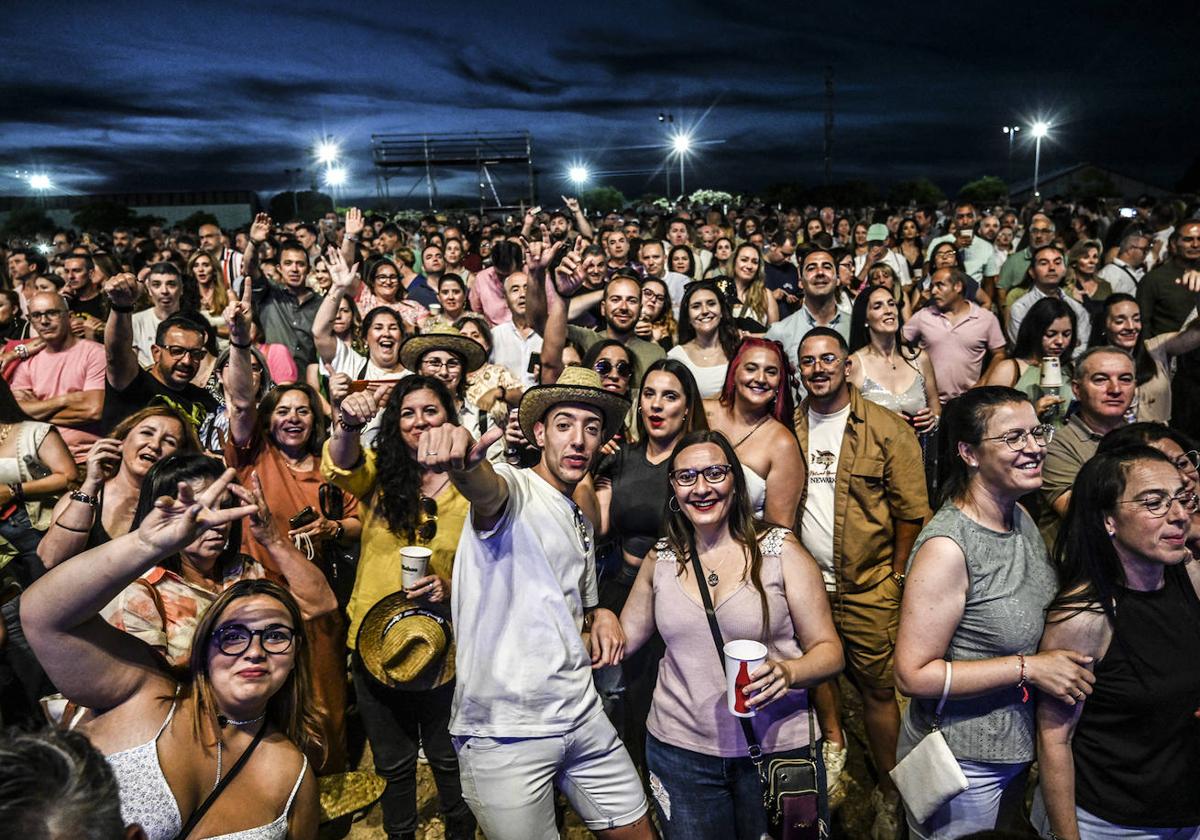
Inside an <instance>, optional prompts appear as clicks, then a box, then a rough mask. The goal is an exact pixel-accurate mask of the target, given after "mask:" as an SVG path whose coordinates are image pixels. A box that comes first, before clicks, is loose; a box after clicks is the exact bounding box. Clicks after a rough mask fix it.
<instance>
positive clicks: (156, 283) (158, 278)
mask: <svg viewBox="0 0 1200 840" xmlns="http://www.w3.org/2000/svg"><path fill="white" fill-rule="evenodd" d="M146 293H147V294H148V295H149V297H150V303H151V304H153V306H152V307H151V308H150V309H143V310H142V311H141V312H137V313H134V315H133V318H132V320H133V349H135V350H137V357H138V364H139V365H141V366H142V367H144V368H147V367H150V366H151V365H153V364H154V356H152V355H151V353H150V348H151V347H153V346H154V338H155V336H156V335H158V325H159V324H161V323H162V322H163V321H165V320H167V319H168V318H170V317H171V316H172V315H174V314H175V313H176V312H178V311H179V301H180V300H181V299H182V297H183V277H182V275H181V274H180V273H179V269H178V268H176V267H175V266H174V265H173V264H172V263H168V262H160V263H155V264H154V265H153V266H152V267H151V268H150V276H149V277H147V278H146Z"/></svg>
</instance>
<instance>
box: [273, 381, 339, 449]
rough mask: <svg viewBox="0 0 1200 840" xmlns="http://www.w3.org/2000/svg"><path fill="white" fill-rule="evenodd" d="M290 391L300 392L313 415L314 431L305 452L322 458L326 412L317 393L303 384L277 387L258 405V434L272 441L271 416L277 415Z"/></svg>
mask: <svg viewBox="0 0 1200 840" xmlns="http://www.w3.org/2000/svg"><path fill="white" fill-rule="evenodd" d="M290 391H299V392H300V393H301V394H304V396H305V397H306V398H307V399H308V408H309V410H310V411H311V413H312V431H311V432H309V435H308V440H307V441H306V442H305V444H304V450H305V451H306V452H308V453H309V454H310V455H315V456H317V457H318V458H320V457H321V447H322V446H324V445H325V435H326V433H327V429H326V424H325V412H323V411H321V401H320V400H319V399H318V398H317V393H316V391H314V390H313V389H312V388H311V387H310V386H308V385H306V384H304V383H303V382H291V383H289V384H287V385H277V386H275V388H273V389H272V390H270V391H268V392H267V395H266V396H265V397H263V399H262V402H260V403H259V404H258V433H259V434H260V435H261V436H262V440H264V441H270V440H271V415H272V414H274V413H275V409H276V407H277V406H278V405H279V401H280V400H281V399H283V395H284V394H287V393H289V392H290Z"/></svg>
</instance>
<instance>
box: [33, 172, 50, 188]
mask: <svg viewBox="0 0 1200 840" xmlns="http://www.w3.org/2000/svg"><path fill="white" fill-rule="evenodd" d="M29 187H30V189H33V190H36V191H37V192H46V191H47V190H50V189H53V188H54V182H53V181H51V180H50V176H49V175H45V174H42V173H38V174H36V175H30V176H29Z"/></svg>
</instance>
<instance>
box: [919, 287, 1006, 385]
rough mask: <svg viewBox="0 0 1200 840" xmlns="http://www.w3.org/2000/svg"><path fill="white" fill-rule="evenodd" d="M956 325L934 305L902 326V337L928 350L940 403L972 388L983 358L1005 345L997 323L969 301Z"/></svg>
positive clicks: (1002, 333) (992, 317)
mask: <svg viewBox="0 0 1200 840" xmlns="http://www.w3.org/2000/svg"><path fill="white" fill-rule="evenodd" d="M969 306H970V307H971V309H970V311H969V312H968V313H967V316H966V317H965V318H963V319H962V320H961V321H959V322H958V323H957V324H951V323H950V319H949V318H947V317H946V315H945V314H944V313H943V312H942V311H941V310H940V309H938V308H937V307H936V306H932V305H931V306H926V307H925V308H924V309H921V310H919V311H917V312H916V313H915V314H914V315H913V316H912V318H910V319H909V320H908V323H906V324H905V325H904V340H905V341H907V342H910V343H911V342H914V341H916V342H920V344H921V346H922V347H924V348H925V350H927V351H928V352H929V360H930V361H931V362H933V373H934V375H935V376H936V377H937V386H938V399H939V400H940V401H941V403H942V405H945V404H946V402H947V401H948V400H951V399H953V398H954V397H957V396H958V395H959V394H961V393H963V392H964V391H966V390H968V389H969V388H972V387H973V386H974V385H975V383H976V382H978V381H979V377H980V375H981V374H982V373H983V357H984V355H986V354H987V352H988V351H989V350H993V351H994V350H999V349H1000V348H1002V347H1004V344H1005V342H1004V332H1003V331H1002V330H1001V329H1000V322H999V321H998V320H997V319H996V316H995V315H993V314H992V313H991V312H989V311H988V310H986V309H983V308H981V307H980V306H979V305H978V304H975V303H970V304H969Z"/></svg>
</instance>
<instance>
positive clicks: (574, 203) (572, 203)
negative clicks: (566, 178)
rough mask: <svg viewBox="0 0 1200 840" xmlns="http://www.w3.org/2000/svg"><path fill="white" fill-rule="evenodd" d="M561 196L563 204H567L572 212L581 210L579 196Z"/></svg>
mask: <svg viewBox="0 0 1200 840" xmlns="http://www.w3.org/2000/svg"><path fill="white" fill-rule="evenodd" d="M559 198H561V199H562V200H563V204H565V205H567V209H568V210H570V211H571V212H572V213H578V212H579V199H578V198H570V197H569V196H565V195H563V196H559Z"/></svg>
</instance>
